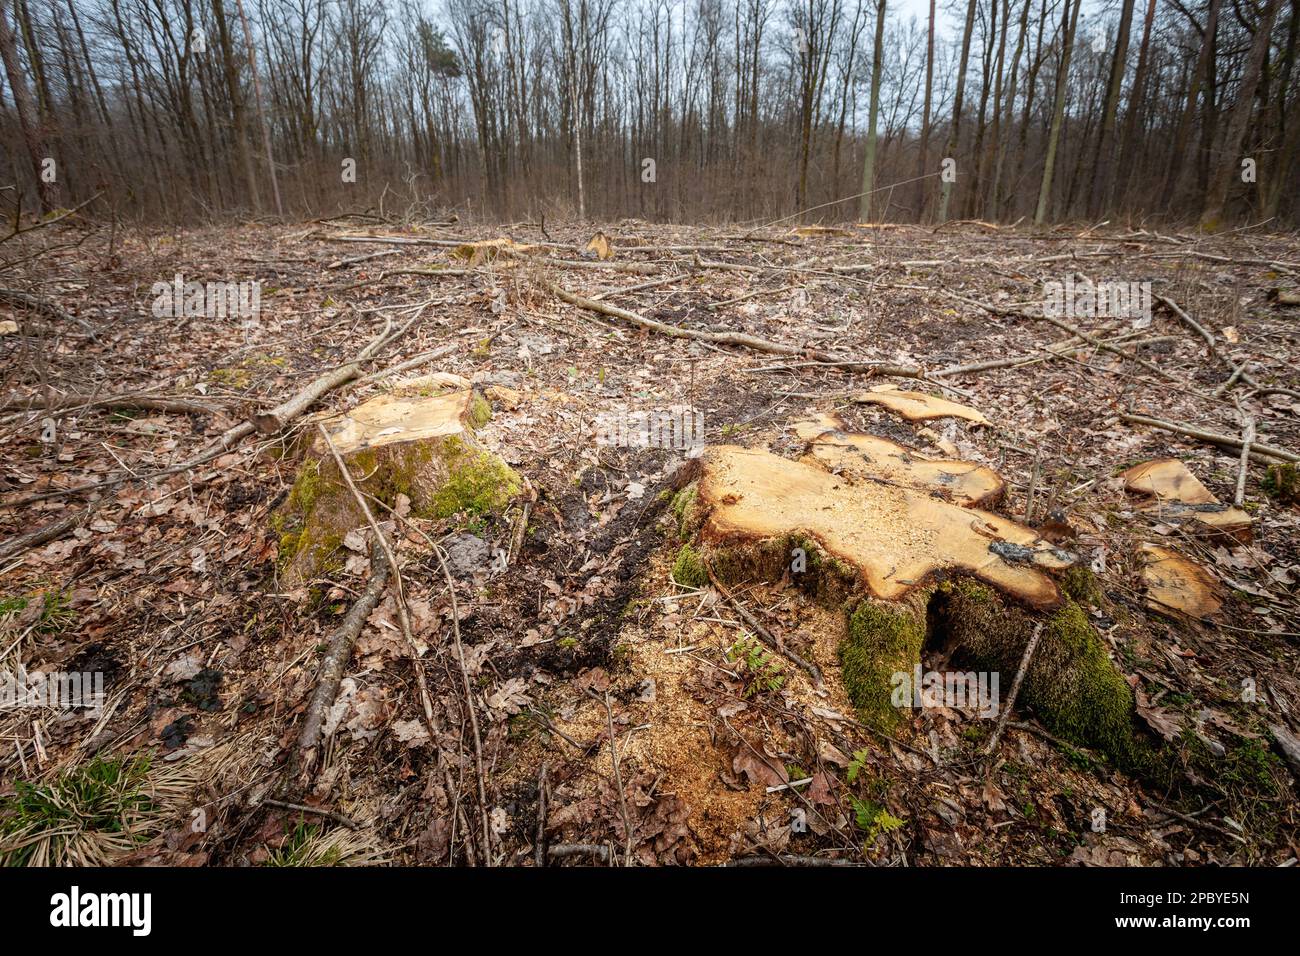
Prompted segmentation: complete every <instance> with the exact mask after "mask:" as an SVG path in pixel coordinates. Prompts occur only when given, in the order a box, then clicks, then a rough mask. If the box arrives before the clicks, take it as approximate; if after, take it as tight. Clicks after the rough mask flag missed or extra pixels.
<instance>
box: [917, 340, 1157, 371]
mask: <svg viewBox="0 0 1300 956" xmlns="http://www.w3.org/2000/svg"><path fill="white" fill-rule="evenodd" d="M1121 338H1122V337H1121ZM1110 341H1111V342H1112V343H1113V344H1115V345H1128V346H1131V347H1133V348H1137V347H1139V346H1144V345H1156V344H1159V343H1162V342H1173V341H1176V339H1175V337H1174V336H1172V335H1153V336H1150V337H1147V338H1141V339H1131V340H1127V341H1121V340H1120V339H1113V340H1110ZM1093 348H1094V346H1092V345H1089V344H1088V343H1087V342H1068V341H1067V342H1064V343H1061V344H1058V345H1045V346H1043V351H1044V352H1047V353H1049V354H1047V355H1015V356H1012V357H1011V358H1001V359H989V360H988V361H987V362H973V363H971V364H970V365H951V366H949V367H948V368H941V369H939V370H938V371H935V372H931V373H930V374H931V375H933V376H935V377H940V376H949V375H968V374H970V373H972V372H987V371H989V370H990V369H997V368H1012V367H1018V366H1021V365H1034V364H1037V363H1038V362H1048V361H1051V360H1052V359H1054V358H1073V357H1074V356H1076V355H1078V354H1080V353H1081V352H1087V351H1089V350H1091V349H1093Z"/></svg>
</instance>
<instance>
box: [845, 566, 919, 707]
mask: <svg viewBox="0 0 1300 956" xmlns="http://www.w3.org/2000/svg"><path fill="white" fill-rule="evenodd" d="M931 593H932V589H930V588H927V589H925V590H923V591H916V592H913V593H912V594H909V595H908V596H907V597H906V598H904V599H903V600H901V601H892V602H887V601H877V600H874V599H872V598H863V599H861V600H860V601H858V602H857V604H856V605H854V606H853V607H852V609H851V610H849V611H848V630H847V632H846V633H845V636H844V640H843V641H842V642H841V644H840V666H841V668H842V669H841V671H840V675H841V678H842V679H843V681H844V689H845V690H846V691H847V692H848V695H849V700H851V701H853V704H854V706H855V707H857V708H858V714H859V716H861V718H862V720H863V722H864V723H867V724H870V725H871V726H873V727H876V728H878V729H880V730H887V731H892V730H895V729H896V728H897V727H898V726H899V725H901V724H902V723H904V722H905V721H906V720H907V719H908V718H910V717H911V710H910V709H909V708H907V707H899V706H898V701H897V700H896V699H895V695H894V689H895V687H896V686H898V680H897V675H899V674H905V675H907V676H908V678H909V679H910V678H911V675H912V672H913V671H914V669H915V668H916V667H917V666H918V665H919V664H920V663H921V650H922V648H923V647H924V646H925V638H926V626H927V620H926V619H927V613H926V609H927V604H928V601H929V599H930V595H931ZM909 696H910V695H909Z"/></svg>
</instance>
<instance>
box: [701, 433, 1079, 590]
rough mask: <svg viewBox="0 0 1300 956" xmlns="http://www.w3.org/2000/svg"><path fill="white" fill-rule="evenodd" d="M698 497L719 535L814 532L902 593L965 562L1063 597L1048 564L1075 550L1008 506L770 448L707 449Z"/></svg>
mask: <svg viewBox="0 0 1300 956" xmlns="http://www.w3.org/2000/svg"><path fill="white" fill-rule="evenodd" d="M698 501H699V504H700V506H701V507H702V508H703V509H704V510H705V513H706V515H707V517H706V519H705V524H704V527H703V537H704V538H705V539H706V540H708V541H710V542H712V543H714V544H726V543H737V544H743V543H744V542H746V541H762V540H768V539H779V538H782V537H787V536H792V535H799V534H808V535H811V536H812V537H813V538H815V539H816V540H817V541H818V542H819V543H820V544H821V546H822V547H823V548H824V549H825V550H826V551H827V552H828V553H830V554H831V555H833V556H834V557H835V558H837V559H839V560H840V561H843V562H845V563H847V564H849V565H851V566H852V567H853V568H855V569H856V570H857V571H858V573H859V574H860V576H861V578H862V580H863V582H864V583H865V584H866V585H867V587H868V588H870V590H871V593H872V594H874V595H875V596H877V597H880V598H885V599H891V600H893V599H898V598H901V597H902V596H904V595H905V594H906V593H907V592H908V591H910V590H911V589H912V588H914V587H916V586H917V585H920V584H922V583H923V582H925V581H927V580H928V579H930V578H931V577H932V576H933V575H934V574H936V573H937V572H940V571H944V570H959V571H965V572H967V573H970V574H972V575H974V576H975V577H977V578H979V579H980V580H982V581H985V582H986V583H988V584H991V585H994V586H995V587H998V588H1000V589H1002V590H1003V591H1005V592H1007V593H1008V594H1010V595H1012V596H1013V597H1015V598H1018V599H1019V600H1022V601H1025V602H1027V603H1029V604H1032V605H1034V606H1037V607H1052V606H1055V605H1056V604H1058V603H1059V602H1060V591H1059V590H1058V588H1057V586H1056V583H1055V582H1054V581H1053V580H1052V578H1051V577H1050V576H1049V575H1048V574H1046V573H1044V569H1063V568H1066V567H1069V566H1070V565H1071V564H1072V563H1073V556H1072V555H1070V554H1069V553H1067V552H1064V551H1061V550H1059V549H1058V548H1056V547H1054V546H1053V545H1051V544H1049V543H1048V542H1046V541H1044V540H1042V539H1041V538H1039V536H1038V535H1037V534H1036V533H1035V532H1034V531H1033V530H1031V529H1029V528H1026V527H1024V526H1023V525H1020V524H1017V523H1016V522H1014V521H1010V520H1008V519H1006V518H1003V517H1001V516H999V515H995V514H992V513H989V512H984V511H978V510H975V509H968V508H963V507H961V506H959V505H955V504H951V503H949V502H947V501H943V500H941V499H939V498H936V497H934V496H932V495H930V494H928V493H923V492H918V491H917V490H915V489H913V488H908V487H901V486H899V485H894V484H890V483H888V482H887V481H883V480H872V481H867V480H863V481H860V482H855V481H853V480H852V479H851V478H850V477H849V476H846V475H833V474H831V473H830V472H828V471H826V470H825V469H824V468H821V467H818V466H816V465H813V464H810V463H808V462H800V461H789V460H787V459H785V458H781V457H779V456H777V455H773V454H771V453H770V452H767V451H763V450H761V449H749V448H739V447H735V446H727V445H724V446H717V447H713V448H709V449H706V451H705V453H704V456H703V466H702V474H701V478H700V483H699V491H698Z"/></svg>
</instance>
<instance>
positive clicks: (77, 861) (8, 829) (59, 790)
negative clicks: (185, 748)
mask: <svg viewBox="0 0 1300 956" xmlns="http://www.w3.org/2000/svg"><path fill="white" fill-rule="evenodd" d="M154 784H155V781H152V780H151V779H150V759H149V757H148V756H139V757H134V758H103V757H96V758H94V759H93V760H91V761H89V762H88V763H85V764H82V765H80V766H77V767H73V768H71V769H70V770H66V771H64V772H63V773H62V774H60V775H59V776H58V777H56V778H54V779H53V780H50V781H49V782H47V783H44V784H34V783H29V782H26V781H19V782H18V783H17V785H16V786H15V793H14V794H13V796H11V797H8V798H7V799H5V800H4V801H3V802H0V865H3V866H104V865H106V864H108V863H110V862H111V861H112V858H113V857H114V856H116V855H118V854H120V853H123V852H126V851H129V850H131V849H133V848H134V847H136V846H137V845H138V844H140V843H142V842H144V841H145V840H147V839H148V838H149V837H151V836H152V835H153V834H154V833H155V832H156V831H157V830H158V829H159V822H158V821H159V818H160V816H161V815H162V806H161V804H160V802H159V793H158V790H157V788H156V787H155V786H154Z"/></svg>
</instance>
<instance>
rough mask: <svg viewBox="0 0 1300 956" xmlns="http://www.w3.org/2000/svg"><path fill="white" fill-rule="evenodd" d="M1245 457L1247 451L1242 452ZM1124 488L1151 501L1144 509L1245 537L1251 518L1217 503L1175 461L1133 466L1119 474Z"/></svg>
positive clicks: (1216, 530)
mask: <svg viewBox="0 0 1300 956" xmlns="http://www.w3.org/2000/svg"><path fill="white" fill-rule="evenodd" d="M1246 453H1247V454H1249V449H1247V450H1246ZM1123 478H1124V487H1125V488H1126V489H1127V490H1128V491H1131V492H1133V493H1135V494H1140V495H1147V496H1149V497H1151V498H1152V499H1153V501H1152V502H1151V504H1149V505H1148V506H1147V507H1146V508H1145V509H1144V510H1145V511H1147V512H1149V513H1153V514H1158V515H1159V516H1160V517H1161V518H1162V519H1167V520H1170V521H1176V522H1180V523H1181V522H1188V523H1190V524H1191V525H1192V526H1193V528H1196V527H1197V526H1199V529H1200V530H1203V531H1208V532H1214V533H1220V534H1227V535H1231V536H1233V537H1235V538H1248V537H1249V536H1250V532H1251V525H1252V522H1253V519H1252V518H1251V517H1250V515H1249V514H1247V513H1246V512H1245V511H1243V510H1242V509H1241V508H1238V507H1235V506H1233V505H1225V504H1222V503H1220V501H1219V499H1218V498H1216V497H1215V496H1214V494H1213V493H1212V492H1211V491H1210V489H1208V488H1206V487H1205V485H1203V484H1201V482H1200V480H1199V479H1198V478H1197V477H1196V476H1195V475H1194V474H1192V473H1191V471H1190V470H1189V469H1188V468H1187V466H1186V465H1184V464H1183V463H1182V462H1181V461H1179V460H1178V459H1176V458H1158V459H1156V460H1154V461H1145V462H1143V463H1142V464H1140V465H1134V466H1133V467H1132V468H1130V469H1128V470H1127V471H1125V472H1124V474H1123Z"/></svg>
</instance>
